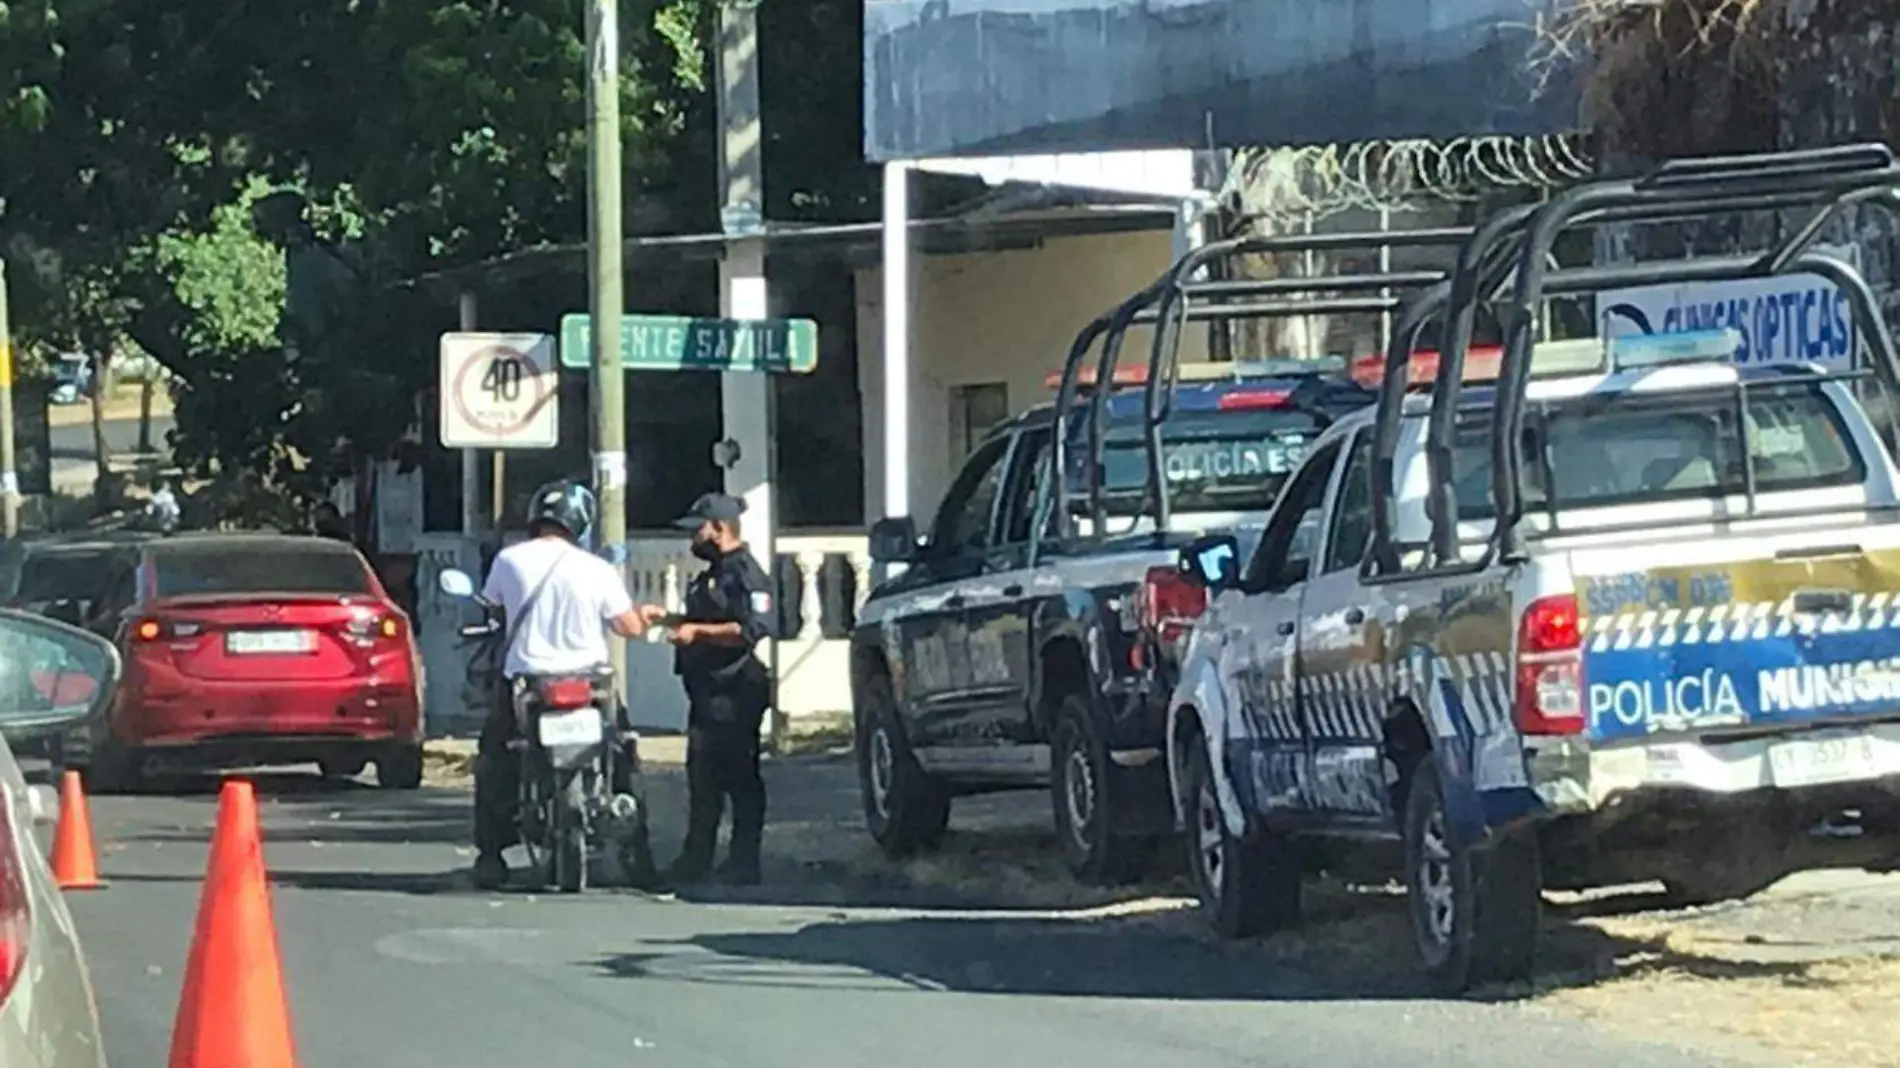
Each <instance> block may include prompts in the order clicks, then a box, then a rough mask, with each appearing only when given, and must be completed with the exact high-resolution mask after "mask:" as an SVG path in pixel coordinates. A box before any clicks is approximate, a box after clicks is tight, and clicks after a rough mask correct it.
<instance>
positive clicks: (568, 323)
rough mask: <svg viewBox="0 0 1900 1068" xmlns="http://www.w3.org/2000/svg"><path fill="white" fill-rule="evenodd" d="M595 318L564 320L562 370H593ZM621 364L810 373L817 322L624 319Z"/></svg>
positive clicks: (670, 317) (662, 317) (815, 365)
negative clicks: (592, 346)
mask: <svg viewBox="0 0 1900 1068" xmlns="http://www.w3.org/2000/svg"><path fill="white" fill-rule="evenodd" d="M592 341H593V319H592V317H590V316H588V315H587V314H586V313H584V312H575V313H572V314H569V315H563V316H561V366H563V367H572V368H577V369H584V368H587V367H590V366H592V364H593V357H592V354H591V353H590V352H589V351H588V346H589V345H590V344H591V343H592ZM620 362H621V364H622V365H623V366H624V367H626V369H627V370H629V371H725V372H733V373H745V372H762V373H765V374H794V375H803V374H810V373H811V372H812V371H814V370H816V369H817V368H818V324H817V323H816V322H813V321H812V320H810V319H695V318H692V317H690V316H685V315H624V316H621V318H620Z"/></svg>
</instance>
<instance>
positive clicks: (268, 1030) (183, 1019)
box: [170, 779, 297, 1068]
mask: <svg viewBox="0 0 1900 1068" xmlns="http://www.w3.org/2000/svg"><path fill="white" fill-rule="evenodd" d="M296 1064H297V1051H296V1048H295V1044H294V1043H293V1042H292V1040H291V1035H290V1006H289V1003H288V1002H287V1001H286V999H285V997H284V976H283V969H282V966H281V964H280V963H279V960H278V955H277V924H276V921H275V920H273V919H272V917H271V905H270V889H269V887H268V886H267V885H266V884H265V880H264V847H263V842H262V841H261V839H260V838H259V835H258V830H257V797H256V795H255V794H254V793H253V792H252V790H251V784H250V783H248V782H243V781H241V780H236V779H232V780H227V781H226V782H225V784H224V790H223V792H222V793H221V794H220V795H219V797H218V829H217V831H216V832H215V833H213V835H212V837H211V862H210V864H209V866H208V867H207V869H206V872H205V889H204V897H203V898H202V899H201V900H200V901H199V904H198V926H197V929H196V931H195V932H194V933H193V935H192V939H191V956H190V957H189V958H188V959H187V960H186V963H185V982H184V990H183V992H182V993H181V994H180V996H179V999H178V1020H177V1022H176V1023H175V1024H174V1025H173V1027H172V1052H171V1061H170V1068H296Z"/></svg>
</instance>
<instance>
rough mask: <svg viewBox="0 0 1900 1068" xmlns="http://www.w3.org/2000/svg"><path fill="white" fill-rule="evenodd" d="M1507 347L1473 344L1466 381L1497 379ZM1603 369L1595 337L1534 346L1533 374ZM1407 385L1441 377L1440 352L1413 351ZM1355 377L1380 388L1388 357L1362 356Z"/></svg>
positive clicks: (1421, 385) (1417, 386)
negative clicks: (1439, 374)
mask: <svg viewBox="0 0 1900 1068" xmlns="http://www.w3.org/2000/svg"><path fill="white" fill-rule="evenodd" d="M1503 356H1504V349H1503V348H1502V347H1501V346H1498V345H1473V346H1472V347H1471V348H1470V349H1468V350H1466V352H1465V366H1464V372H1465V373H1464V381H1465V383H1466V384H1467V385H1471V384H1476V383H1482V382H1495V381H1497V377H1498V365H1499V363H1500V362H1501V361H1502V359H1503ZM1603 369H1604V366H1603V342H1602V341H1601V340H1600V339H1598V338H1594V337H1584V338H1575V339H1572V340H1569V341H1543V342H1539V343H1538V344H1537V346H1536V347H1535V348H1533V349H1532V350H1531V374H1532V375H1533V376H1534V377H1538V378H1548V377H1552V376H1558V375H1587V374H1596V373H1599V372H1601V371H1602V370H1603ZM1406 375H1407V379H1406V388H1407V389H1414V390H1422V389H1430V388H1432V384H1433V383H1434V382H1436V381H1437V380H1438V353H1437V352H1435V351H1432V350H1430V349H1422V350H1420V351H1418V352H1414V353H1412V359H1411V361H1410V362H1409V363H1408V364H1407V366H1406ZM1352 376H1353V378H1354V380H1356V381H1357V382H1358V383H1359V384H1360V385H1362V386H1365V387H1367V388H1368V389H1376V388H1378V385H1379V381H1380V380H1381V379H1382V378H1384V377H1385V357H1383V356H1378V355H1373V356H1362V357H1360V358H1359V359H1358V360H1357V361H1355V363H1354V365H1353V375H1352Z"/></svg>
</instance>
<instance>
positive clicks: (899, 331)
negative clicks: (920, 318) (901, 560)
mask: <svg viewBox="0 0 1900 1068" xmlns="http://www.w3.org/2000/svg"><path fill="white" fill-rule="evenodd" d="M883 245H884V264H883V267H884V270H883V275H884V300H883V304H884V308H883V311H884V353H883V365H884V366H883V370H884V515H885V516H887V517H892V516H904V515H909V514H910V359H911V353H910V297H911V292H910V164H909V163H907V162H904V161H901V160H900V161H896V162H892V163H886V164H885V165H884V233H883Z"/></svg>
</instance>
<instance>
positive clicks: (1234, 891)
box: [1186, 737, 1300, 938]
mask: <svg viewBox="0 0 1900 1068" xmlns="http://www.w3.org/2000/svg"><path fill="white" fill-rule="evenodd" d="M1189 744H1190V745H1192V746H1193V747H1194V748H1193V749H1192V751H1190V752H1189V754H1188V782H1187V784H1186V785H1187V787H1188V792H1189V794H1190V796H1191V799H1192V804H1193V809H1192V810H1191V812H1190V815H1189V818H1190V819H1191V820H1192V821H1193V822H1192V825H1191V826H1190V827H1189V828H1188V870H1189V871H1190V872H1191V873H1192V875H1193V878H1194V889H1195V893H1196V895H1197V896H1198V897H1199V898H1200V899H1201V910H1202V911H1203V912H1205V913H1206V914H1207V917H1208V922H1209V924H1210V926H1212V927H1213V928H1214V933H1215V934H1217V935H1220V936H1221V937H1222V938H1248V937H1251V936H1253V935H1257V934H1265V933H1266V932H1268V931H1277V930H1283V929H1285V928H1288V927H1291V926H1293V925H1294V924H1296V923H1298V922H1299V919H1300V865H1299V861H1298V858H1296V857H1295V856H1294V855H1293V850H1292V848H1291V846H1290V845H1289V844H1288V842H1287V841H1286V839H1284V838H1282V837H1280V836H1279V835H1275V834H1273V833H1271V832H1269V831H1266V830H1264V829H1256V830H1254V832H1253V833H1251V834H1249V835H1245V836H1241V837H1236V836H1235V835H1234V833H1233V832H1232V831H1230V830H1228V828H1227V820H1226V819H1225V818H1224V817H1223V816H1222V815H1221V807H1220V799H1219V797H1218V795H1216V794H1215V792H1214V771H1213V766H1212V765H1211V764H1210V763H1209V761H1208V759H1207V747H1206V743H1205V742H1203V741H1202V740H1201V739H1200V738H1199V737H1196V738H1194V739H1193V740H1192V741H1190V742H1189Z"/></svg>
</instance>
